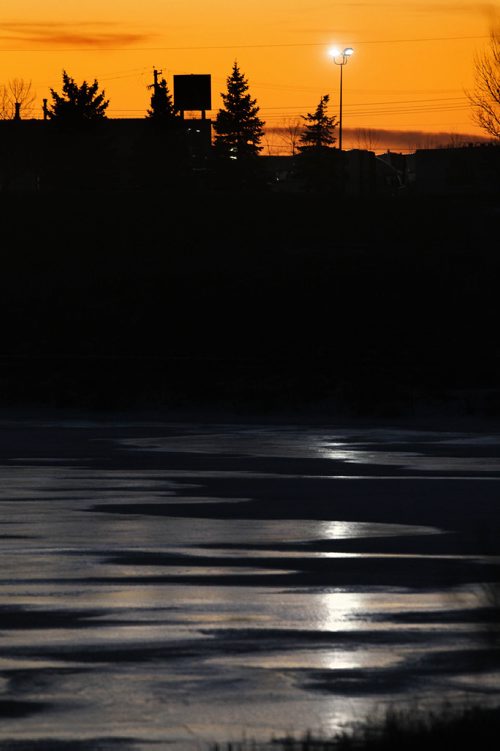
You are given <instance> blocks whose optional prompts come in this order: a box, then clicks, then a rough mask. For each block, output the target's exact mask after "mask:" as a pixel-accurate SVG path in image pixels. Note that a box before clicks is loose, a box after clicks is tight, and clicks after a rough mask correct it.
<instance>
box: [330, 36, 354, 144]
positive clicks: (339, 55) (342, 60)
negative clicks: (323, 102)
mask: <svg viewBox="0 0 500 751" xmlns="http://www.w3.org/2000/svg"><path fill="white" fill-rule="evenodd" d="M353 52H354V50H353V48H352V47H345V48H344V49H343V50H342V51H340V50H337V49H331V50H330V53H329V54H330V57H333V62H334V63H335V65H340V102H339V151H342V68H343V67H344V65H345V64H346V63H347V61H348V60H349V58H350V57H351V55H352V54H353Z"/></svg>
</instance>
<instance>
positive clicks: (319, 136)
mask: <svg viewBox="0 0 500 751" xmlns="http://www.w3.org/2000/svg"><path fill="white" fill-rule="evenodd" d="M329 100H330V97H329V95H328V94H325V95H324V96H322V97H321V99H320V100H319V104H318V106H317V107H316V110H315V112H313V113H311V112H308V114H307V115H302V119H303V120H305V123H306V124H305V126H304V132H303V133H302V134H301V135H300V146H299V151H301V152H304V151H311V149H312V150H314V151H322V150H323V149H325V148H330V147H331V146H332V144H334V143H335V140H336V139H335V136H334V135H333V131H334V129H335V128H336V127H337V122H336V117H335V115H332V116H331V117H330V116H329V115H327V112H326V110H327V107H328V102H329Z"/></svg>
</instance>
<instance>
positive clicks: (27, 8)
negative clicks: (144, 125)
mask: <svg viewBox="0 0 500 751" xmlns="http://www.w3.org/2000/svg"><path fill="white" fill-rule="evenodd" d="M499 19H500V3H487V2H485V3H476V2H460V1H459V0H438V1H437V2H432V0H393V1H391V0H389V1H388V2H377V1H376V0H361V2H356V0H354V2H352V1H351V2H348V1H345V2H331V1H330V2H327V1H326V0H253V1H252V2H251V3H238V2H236V0H210V2H208V0H85V2H82V0H44V1H43V2H42V0H23V2H22V3H19V2H18V0H4V1H3V2H2V4H1V7H0V37H1V39H0V84H6V83H8V81H9V80H11V79H13V78H22V79H24V80H28V81H31V82H32V86H33V88H34V90H35V91H36V94H37V101H36V104H35V109H34V111H33V116H34V117H41V106H42V99H43V98H44V97H47V98H48V99H49V103H50V101H51V98H50V88H51V87H52V88H55V89H56V90H57V91H61V88H62V71H63V69H64V70H66V71H67V72H68V74H69V75H70V76H71V77H72V78H74V79H75V80H76V82H77V83H81V82H82V81H83V80H87V81H93V80H94V79H97V81H98V82H99V85H100V88H102V89H104V90H105V92H106V96H107V98H108V99H109V100H110V106H109V109H108V115H109V116H110V117H142V116H144V114H145V113H146V110H147V108H148V106H149V100H150V92H149V91H148V89H147V86H148V84H150V83H151V82H152V79H153V69H154V68H157V69H158V70H161V71H162V76H164V77H165V78H166V80H167V83H168V85H169V87H170V90H171V91H172V90H173V75H174V74H178V73H209V74H211V76H212V107H213V110H212V112H211V113H208V115H209V116H211V117H215V114H216V111H217V109H218V107H219V106H220V105H221V99H220V92H221V91H225V86H226V78H227V75H228V74H229V73H230V70H231V67H232V65H233V62H234V61H235V60H237V62H238V64H239V66H240V69H241V70H242V72H243V73H244V74H245V75H246V77H247V78H248V81H249V84H250V90H251V93H252V95H253V96H254V97H256V98H257V101H258V104H259V106H260V108H261V113H260V114H261V116H262V118H263V119H264V120H265V121H266V124H267V126H268V127H269V128H280V127H281V126H283V124H285V123H286V122H287V121H289V120H290V119H294V118H297V117H299V116H300V115H302V114H306V113H307V112H309V111H311V110H314V109H315V107H316V105H317V103H318V101H319V99H320V96H322V95H324V94H329V95H330V101H331V106H330V110H329V111H330V114H338V98H339V73H340V68H339V66H337V65H335V64H334V62H333V61H332V59H331V58H330V57H329V56H328V54H327V52H328V49H329V47H330V46H332V45H334V46H337V47H340V48H343V47H346V46H352V47H353V48H354V50H355V53H354V55H353V57H352V58H351V59H350V60H349V62H348V64H347V65H346V66H345V68H344V69H343V73H344V85H343V120H344V133H345V136H344V138H345V146H346V147H349V146H356V145H358V146H361V147H367V148H370V147H374V146H375V145H376V144H371V145H370V144H367V143H360V142H359V141H360V140H361V139H362V138H365V139H366V138H374V139H375V140H377V138H379V137H380V136H376V137H375V135H373V134H374V133H375V132H376V131H379V130H390V131H391V133H392V135H391V136H389V141H390V140H391V138H392V140H393V141H394V143H392V144H391V143H389V141H387V136H386V137H385V140H386V141H387V142H386V143H385V145H386V146H388V147H390V146H394V147H398V146H401V145H404V143H405V141H406V142H407V145H408V146H412V145H414V144H413V143H412V139H413V140H415V138H416V137H417V136H416V135H414V134H415V133H420V132H422V133H423V134H425V133H430V134H436V133H439V132H445V133H457V134H471V135H481V131H480V130H479V129H478V128H477V127H476V126H475V125H474V124H473V123H472V121H471V118H470V109H469V106H468V102H467V99H466V96H465V93H464V89H467V88H470V87H471V85H472V76H473V57H474V53H475V52H477V51H479V50H481V49H483V48H485V46H486V45H487V42H488V36H489V32H490V29H491V28H492V27H493V25H494V24H495V23H498V21H499ZM353 129H354V130H355V129H361V130H362V131H372V132H373V133H372V135H371V136H369V135H367V134H366V133H365V134H364V135H361V134H360V133H359V132H358V134H357V136H356V138H357V139H358V143H357V144H356V143H355V141H354V140H353V139H354V138H355V135H354V134H353V133H352V131H353ZM401 131H402V132H403V135H401ZM349 134H350V135H349ZM405 134H413V135H411V137H410V135H408V136H405ZM421 137H422V145H425V143H424V141H425V139H426V136H425V135H422V136H421ZM434 137H435V136H434ZM349 138H350V143H349V140H348V139H349ZM428 139H429V140H431V139H432V136H429V137H428Z"/></svg>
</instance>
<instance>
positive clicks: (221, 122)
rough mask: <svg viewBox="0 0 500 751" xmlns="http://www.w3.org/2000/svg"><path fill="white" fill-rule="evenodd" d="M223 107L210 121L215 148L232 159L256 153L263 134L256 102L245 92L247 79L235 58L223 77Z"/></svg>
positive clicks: (247, 90)
mask: <svg viewBox="0 0 500 751" xmlns="http://www.w3.org/2000/svg"><path fill="white" fill-rule="evenodd" d="M221 97H222V101H223V103H224V107H223V108H221V109H220V110H219V112H218V113H217V117H216V120H215V124H214V130H215V133H216V136H215V144H214V146H215V151H216V153H217V154H218V155H220V156H224V157H227V158H229V159H232V160H237V159H245V158H248V157H255V156H258V154H259V152H260V151H261V150H262V146H261V145H260V142H261V139H262V137H263V135H264V131H263V127H264V125H265V123H264V121H263V120H261V119H260V118H259V116H258V115H259V109H260V108H259V107H258V106H257V101H256V100H255V99H252V97H251V96H250V93H249V87H248V81H247V79H246V78H245V76H244V75H243V73H241V71H240V69H239V67H238V63H237V62H236V61H235V63H234V65H233V69H232V72H231V75H229V76H228V78H227V92H226V93H225V94H221Z"/></svg>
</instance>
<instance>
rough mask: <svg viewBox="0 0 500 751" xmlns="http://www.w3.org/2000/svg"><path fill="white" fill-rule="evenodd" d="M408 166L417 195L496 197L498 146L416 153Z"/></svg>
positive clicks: (498, 189) (498, 187) (499, 167)
mask: <svg viewBox="0 0 500 751" xmlns="http://www.w3.org/2000/svg"><path fill="white" fill-rule="evenodd" d="M409 164H410V165H411V167H410V169H411V171H412V172H413V174H414V189H415V192H416V193H417V194H425V195H428V194H433V195H482V194H498V193H500V145H495V144H493V143H492V144H486V145H483V144H481V145H477V144H476V145H471V146H463V147H459V148H444V149H417V151H416V152H415V154H413V155H412V157H411V159H410V160H409Z"/></svg>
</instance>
